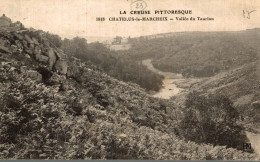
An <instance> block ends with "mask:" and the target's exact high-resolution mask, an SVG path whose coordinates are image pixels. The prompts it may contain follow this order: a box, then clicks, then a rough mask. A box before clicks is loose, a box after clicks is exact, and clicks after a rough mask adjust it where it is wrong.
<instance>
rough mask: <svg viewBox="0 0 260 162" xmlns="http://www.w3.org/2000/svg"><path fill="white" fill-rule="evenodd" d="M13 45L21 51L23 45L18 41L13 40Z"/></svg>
mask: <svg viewBox="0 0 260 162" xmlns="http://www.w3.org/2000/svg"><path fill="white" fill-rule="evenodd" d="M15 45H16V46H17V48H18V49H23V44H22V43H21V42H20V41H19V40H15Z"/></svg>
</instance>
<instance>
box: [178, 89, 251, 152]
mask: <svg viewBox="0 0 260 162" xmlns="http://www.w3.org/2000/svg"><path fill="white" fill-rule="evenodd" d="M232 104H233V103H232V102H231V100H230V99H229V98H227V97H225V96H209V97H205V96H200V95H199V94H198V93H197V92H193V93H190V94H189V95H188V96H187V99H186V102H185V110H184V111H183V112H184V116H183V119H182V121H181V122H180V124H179V133H180V135H181V136H183V137H184V138H186V139H188V140H192V141H195V142H198V143H211V144H213V145H222V146H223V145H226V146H227V147H233V148H238V149H242V147H241V146H242V143H243V142H245V140H246V135H245V134H244V132H243V128H242V127H241V126H239V125H237V124H236V121H237V119H238V117H239V115H238V112H237V111H236V109H235V108H234V107H233V105H232Z"/></svg>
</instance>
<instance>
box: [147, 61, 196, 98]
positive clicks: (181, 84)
mask: <svg viewBox="0 0 260 162" xmlns="http://www.w3.org/2000/svg"><path fill="white" fill-rule="evenodd" d="M142 64H143V65H145V66H146V67H147V68H148V69H149V70H151V71H153V72H155V73H157V74H160V75H162V76H164V80H163V85H162V86H163V88H161V89H160V91H159V92H157V93H155V94H154V95H153V96H154V97H157V98H163V99H170V98H171V97H173V96H176V95H178V94H180V93H181V92H186V91H188V90H189V89H190V88H191V86H192V85H194V84H195V83H198V82H199V81H201V79H199V78H184V77H183V76H182V74H178V73H171V72H163V71H160V70H158V69H156V68H154V66H153V64H152V60H151V59H147V60H143V61H142Z"/></svg>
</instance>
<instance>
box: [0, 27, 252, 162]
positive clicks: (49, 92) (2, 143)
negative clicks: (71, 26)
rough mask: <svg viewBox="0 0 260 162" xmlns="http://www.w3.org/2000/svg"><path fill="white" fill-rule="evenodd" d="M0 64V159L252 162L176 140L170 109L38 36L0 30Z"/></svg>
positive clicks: (174, 111)
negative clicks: (213, 161)
mask: <svg viewBox="0 0 260 162" xmlns="http://www.w3.org/2000/svg"><path fill="white" fill-rule="evenodd" d="M0 62H1V64H0V159H171V160H185V159H187V160H189V159H193V160H194V159H198V160H199V159H200V160H205V159H218V160H220V159H225V160H253V159H257V157H256V155H255V154H251V153H246V152H242V151H238V150H236V149H233V148H228V149H227V148H226V147H225V146H212V145H207V144H196V143H194V142H190V141H184V140H182V139H180V138H179V137H177V136H175V134H174V132H175V129H174V127H175V124H176V123H177V122H178V120H179V117H180V116H181V111H180V110H179V109H178V108H174V107H172V105H173V104H172V103H170V102H169V101H163V100H159V99H155V98H153V97H151V96H149V95H147V94H146V93H145V91H144V90H143V89H142V88H140V87H139V86H138V85H136V84H131V83H124V82H122V81H119V80H117V79H114V78H112V77H110V76H108V75H107V74H104V73H102V72H101V71H98V70H95V66H93V65H90V64H86V63H84V62H81V61H80V60H78V59H76V58H74V59H73V57H72V58H71V59H70V60H68V59H67V58H66V54H64V52H63V51H62V50H60V49H58V48H56V47H55V46H54V45H53V44H51V43H50V42H49V41H48V39H46V38H45V37H44V33H42V32H41V31H35V30H33V29H26V28H24V27H23V26H22V25H21V24H19V23H18V24H12V26H11V27H5V28H1V30H0Z"/></svg>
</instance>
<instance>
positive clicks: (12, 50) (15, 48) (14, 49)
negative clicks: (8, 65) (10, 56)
mask: <svg viewBox="0 0 260 162" xmlns="http://www.w3.org/2000/svg"><path fill="white" fill-rule="evenodd" d="M17 50H18V48H17V46H16V45H11V52H12V53H15V52H17Z"/></svg>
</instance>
